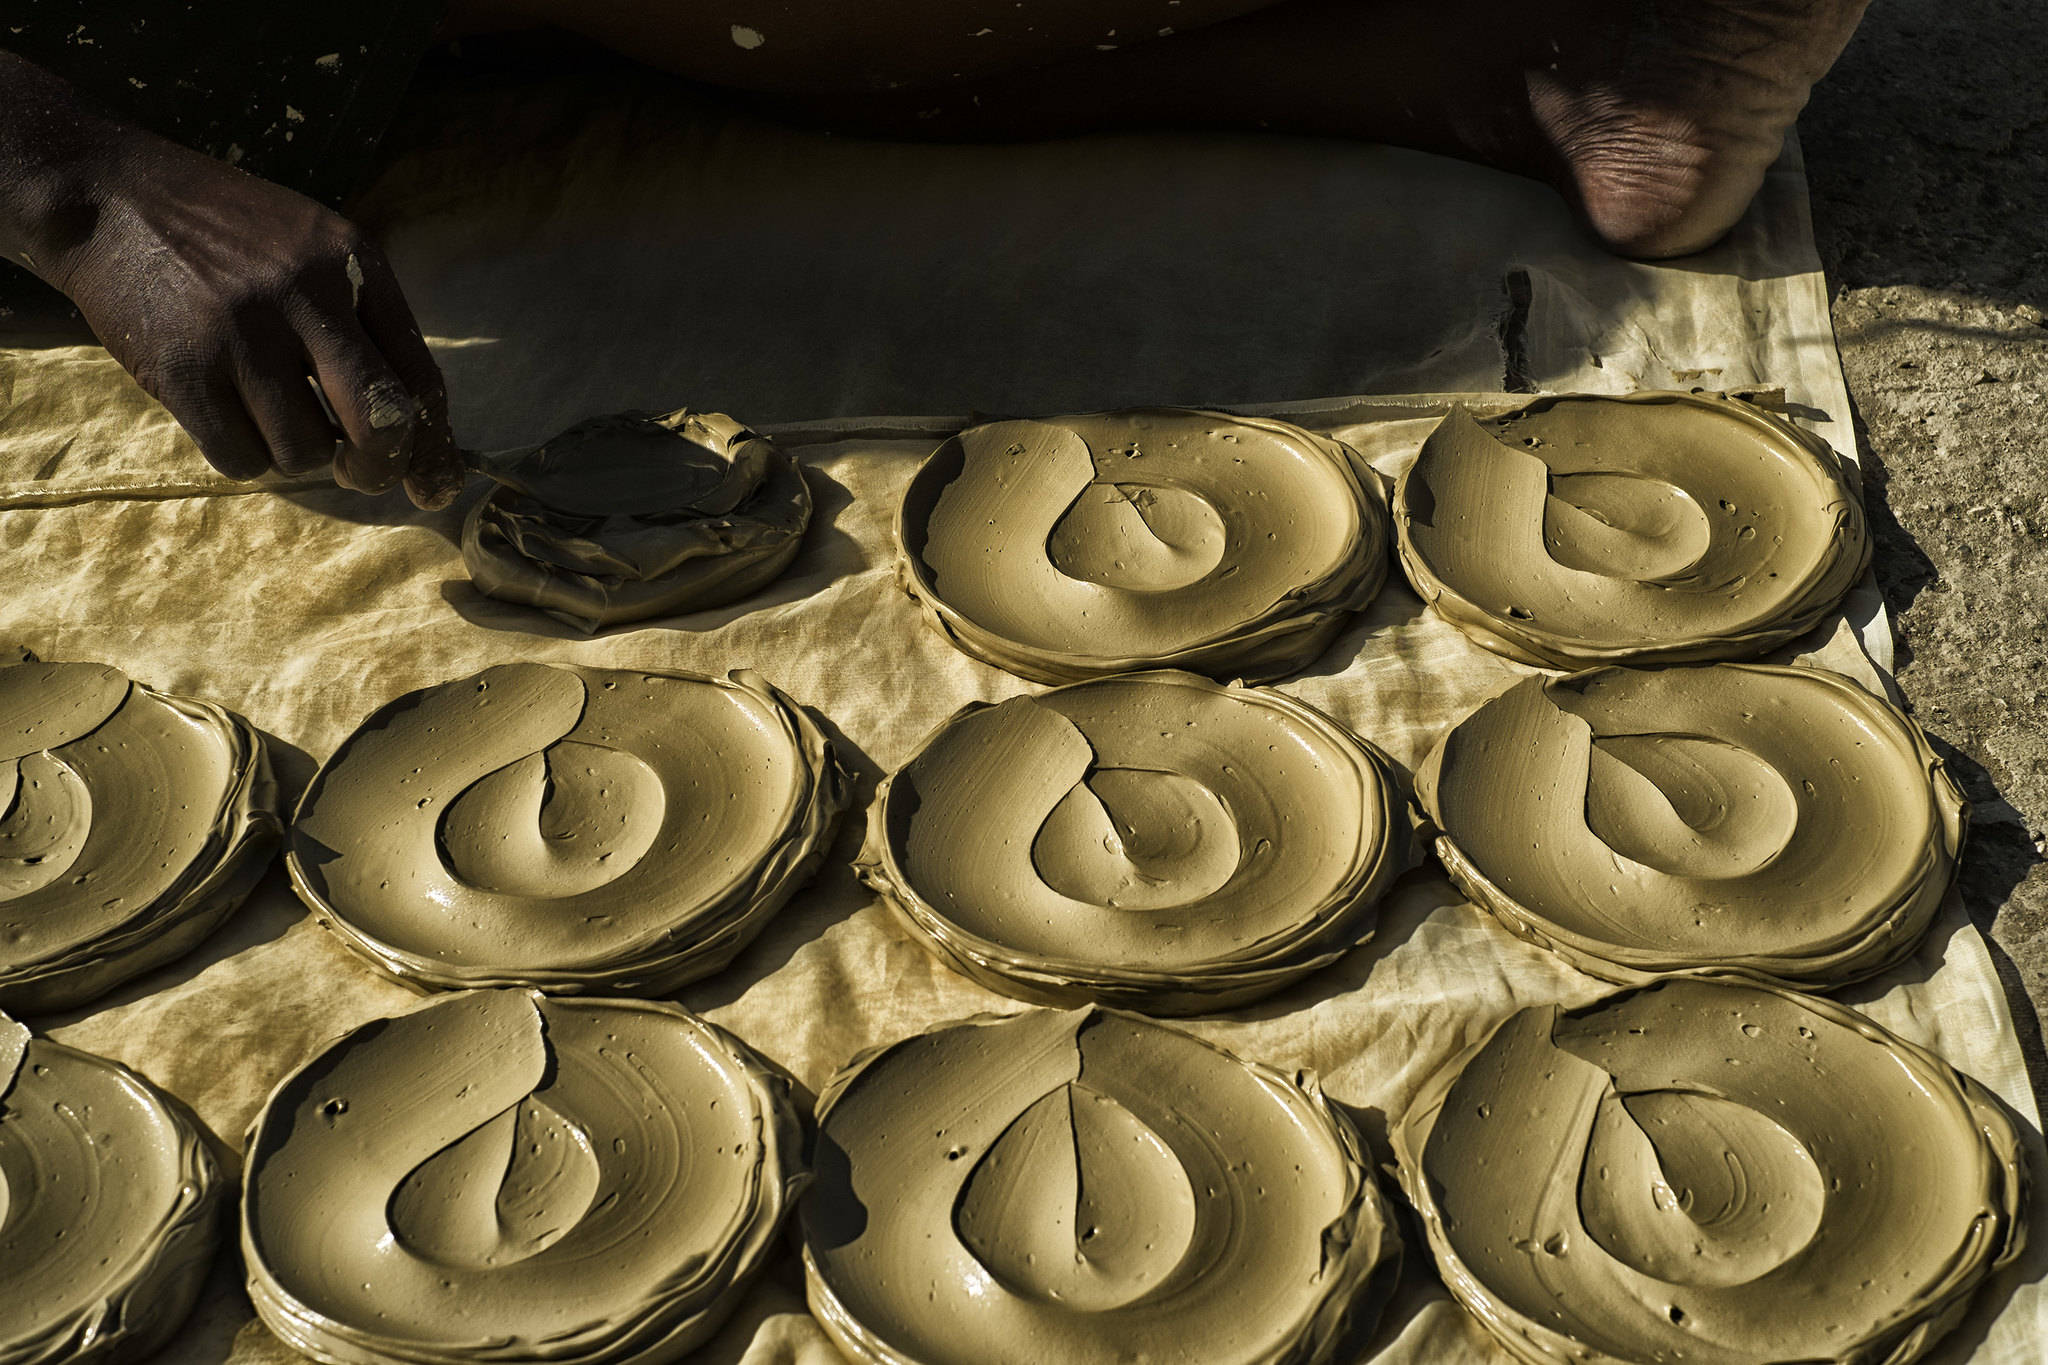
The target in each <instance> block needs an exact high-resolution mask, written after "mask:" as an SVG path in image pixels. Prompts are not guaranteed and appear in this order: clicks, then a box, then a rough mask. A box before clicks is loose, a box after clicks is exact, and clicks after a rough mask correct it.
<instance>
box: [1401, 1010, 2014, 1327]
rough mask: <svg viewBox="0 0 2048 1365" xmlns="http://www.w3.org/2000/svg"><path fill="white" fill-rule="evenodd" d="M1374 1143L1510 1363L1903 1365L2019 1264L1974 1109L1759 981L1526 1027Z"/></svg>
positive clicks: (2008, 1207) (1990, 1151) (2009, 1201)
mask: <svg viewBox="0 0 2048 1365" xmlns="http://www.w3.org/2000/svg"><path fill="white" fill-rule="evenodd" d="M1392 1136H1393V1141H1394V1149H1395V1152H1396V1155H1397V1156H1398V1157H1399V1159H1400V1166H1401V1178H1402V1182H1403V1184H1404V1185H1405V1186H1406V1188H1407V1190H1408V1192H1409V1195H1410V1197H1411V1198H1412V1199H1413V1200H1414V1202H1415V1205H1416V1208H1417V1209H1418V1210H1419V1211H1420V1212H1421V1214H1422V1218H1423V1224H1424V1227H1425V1229H1426V1230H1427V1234H1428V1237H1429V1243H1430V1248H1431V1250H1432V1251H1433V1252H1434V1253H1435V1255H1436V1260H1437V1265H1438V1267H1439V1269H1441V1270H1442V1272H1443V1276H1444V1281H1445V1283H1446V1284H1448V1285H1449V1286H1450V1288H1451V1292H1452V1293H1453V1294H1455V1295H1456V1296H1457V1297H1458V1299H1459V1300H1460V1301H1462V1302H1463V1303H1464V1305H1465V1306H1466V1307H1467V1308H1469V1309H1470V1310H1471V1311H1472V1312H1473V1313H1474V1314H1475V1315H1476V1316H1477V1317H1478V1319H1479V1320H1480V1321H1481V1322H1482V1323H1484V1324H1485V1325H1486V1327H1487V1328H1488V1329H1489V1330H1490V1331H1491V1332H1492V1333H1493V1334H1494V1335H1495V1336H1496V1337H1497V1338H1498V1339H1499V1340H1500V1342H1501V1343H1502V1344H1503V1345H1504V1346H1506V1347H1507V1348H1508V1349H1509V1350H1510V1351H1511V1352H1512V1353H1513V1354H1514V1355H1515V1356H1516V1357H1517V1358H1518V1359H1520V1360H1524V1361H1532V1362H1545V1363H1547V1362H1557V1365H1564V1362H1572V1365H1614V1363H1615V1362H1644V1361H1679V1360H1683V1361H1687V1362H1692V1363H1693V1365H1763V1362H1775V1361H1834V1362H1851V1361H1856V1362H1870V1361H1883V1362H1886V1365H1905V1362H1907V1361H1909V1360H1912V1359H1913V1358H1915V1357H1916V1356H1918V1355H1920V1354H1921V1353H1922V1352H1923V1351H1924V1350H1926V1349H1927V1347H1928V1346H1929V1345H1930V1344H1932V1343H1933V1342H1934V1340H1935V1339H1936V1338H1937V1337H1939V1336H1940V1335H1941V1334H1942V1333H1943V1332H1946V1331H1947V1330H1948V1329H1949V1328H1950V1327H1953V1326H1954V1325H1955V1323H1956V1321H1957V1320H1958V1319H1959V1318H1960V1317H1961V1316H1962V1313H1963V1311H1964V1309H1965V1308H1966V1307H1967V1305H1968V1301H1969V1298H1970V1295H1971V1294H1972V1293H1973V1292H1974V1291H1975V1290H1976V1288H1977V1287H1978V1285H1980V1284H1981V1283H1983V1281H1984V1278H1985V1277H1986V1276H1987V1275H1988V1274H1989V1273H1990V1272H1991V1271H1992V1270H1993V1269H1995V1268H1996V1267H1998V1266H1999V1265H2002V1264H2004V1263H2005V1262H2006V1261H2008V1260H2009V1259H2010V1258H2011V1257H2013V1256H2015V1255H2016V1254H2018V1252H2019V1249H2020V1245H2021V1242H2022V1239H2023V1237H2022V1227H2021V1217H2022V1210H2023V1209H2024V1207H2025V1199H2026V1188H2027V1180H2026V1172H2025V1170H2024V1167H2023V1166H2022V1165H2021V1154H2020V1150H2019V1139H2018V1136H2017V1134H2016V1133H2015V1131H2014V1128H2013V1125H2012V1122H2011V1121H2010V1120H2009V1119H2008V1118H2007V1117H2006V1115H2005V1112H2004V1111H2003V1110H2002V1109H2001V1108H2000V1107H1999V1105H1998V1103H1997V1102H1996V1101H1995V1100H1994V1099H1992V1097H1991V1096H1990V1095H1989V1093H1988V1092H1986V1091H1985V1090H1984V1089H1983V1088H1982V1087H1981V1086H1979V1085H1978V1084H1977V1083H1976V1082H1974V1081H1972V1080H1970V1079H1969V1078H1968V1077H1966V1076H1963V1075H1962V1074H1960V1073H1959V1072H1957V1071H1955V1070H1954V1069H1952V1068H1951V1067H1949V1066H1948V1065H1947V1064H1946V1063H1944V1062H1942V1061H1941V1060H1940V1059H1939V1058H1937V1057H1935V1056H1934V1055H1933V1054H1932V1053H1930V1052H1927V1051H1925V1050H1924V1049H1922V1048H1919V1047H1916V1046H1914V1045H1912V1044H1910V1043H1907V1042H1905V1041H1903V1040H1902V1039H1900V1038H1897V1037H1895V1036H1894V1035H1892V1034H1890V1033H1888V1032H1886V1031H1885V1030H1884V1029H1881V1028H1879V1027H1878V1026H1877V1025H1876V1024H1873V1023H1872V1022H1870V1021H1869V1020H1868V1019H1865V1018H1863V1017H1862V1016H1861V1015H1859V1014H1857V1013H1855V1012H1854V1011H1852V1010H1849V1009H1846V1008H1844V1007H1842V1006H1840V1005H1837V1004H1834V1003H1832V1002H1831V1001H1827V1000H1820V999H1816V998H1814V997H1811V996H1805V995H1801V994H1799V993H1798V992H1796V991H1792V990H1789V989H1786V988H1783V987H1779V986H1773V985H1768V984H1765V983H1762V982H1757V981H1746V980H1742V979H1738V978H1714V977H1691V978H1675V979H1672V980H1668V981H1665V982H1662V983H1659V984H1657V985H1654V986H1649V987H1645V988H1643V989H1640V990H1637V991H1634V992H1631V993H1627V994H1623V995H1619V996H1615V997H1612V998H1610V999H1608V1000H1605V1001H1602V1002H1600V1003H1598V1004H1595V1005H1592V1006H1589V1007H1587V1008H1585V1009H1581V1010H1574V1011H1569V1012H1565V1011H1560V1010H1559V1009H1558V1008H1557V1007H1555V1006H1542V1007H1538V1008H1534V1009H1525V1010H1523V1011H1521V1012H1520V1013H1519V1014H1516V1015H1514V1016H1512V1017H1510V1018H1509V1019H1508V1020H1507V1022H1506V1023H1505V1024H1503V1025H1502V1026H1501V1027H1500V1029H1499V1030H1498V1031H1497V1032H1496V1033H1494V1034H1493V1035H1492V1036H1491V1037H1490V1038H1488V1039H1486V1040H1485V1041H1484V1042H1482V1043H1480V1044H1479V1045H1477V1046H1476V1047H1474V1048H1472V1049H1471V1050H1469V1051H1468V1052H1466V1053H1465V1054H1463V1055H1462V1056H1460V1057H1458V1058H1457V1059H1456V1060H1454V1061H1453V1062H1452V1064H1451V1065H1450V1066H1448V1067H1447V1068H1445V1069H1444V1071H1443V1072H1442V1073H1440V1074H1439V1075H1438V1076H1436V1077H1435V1078H1434V1079H1433V1080H1431V1081H1430V1082H1429V1083H1428V1084H1427V1085H1426V1086H1425V1087H1424V1088H1423V1091H1422V1093H1421V1095H1420V1096H1419V1097H1418V1098H1417V1101H1416V1104H1415V1106H1414V1108H1413V1109H1411V1110H1410V1112H1409V1114H1408V1115H1407V1117H1406V1118H1405V1119H1403V1120H1402V1121H1401V1122H1400V1123H1398V1124H1396V1125H1395V1127H1394V1130H1393V1134H1392Z"/></svg>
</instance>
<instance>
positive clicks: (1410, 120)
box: [465, 0, 1868, 258]
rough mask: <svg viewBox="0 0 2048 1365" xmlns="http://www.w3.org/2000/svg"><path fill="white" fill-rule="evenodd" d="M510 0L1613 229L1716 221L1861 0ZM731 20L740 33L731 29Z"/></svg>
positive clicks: (1644, 235)
mask: <svg viewBox="0 0 2048 1365" xmlns="http://www.w3.org/2000/svg"><path fill="white" fill-rule="evenodd" d="M465 3H469V4H472V5H475V4H481V5H486V6H495V7H504V6H508V5H509V6H513V7H515V8H517V9H518V10H520V11H521V12H522V13H524V14H525V15H526V16H527V17H528V18H530V19H535V20H539V21H542V22H551V23H556V24H559V25H561V26H563V27H568V28H573V29H579V30H580V31H582V32H584V33H586V34H587V35H589V36H591V37H593V38H596V39H597V40H598V41H600V42H604V43H606V44H608V45H610V46H613V47H615V48H617V49H618V50H620V51H622V52H625V53H628V54H629V55H632V56H635V57H637V58H639V59H640V60H643V61H648V62H651V63H653V64H655V65H660V66H667V67H670V68H671V69H674V70H677V71H679V72H681V73H682V74H684V75H688V76H690V77H692V78H694V79H697V80H701V81H707V82H709V83H711V84H715V85H724V86H728V87H732V88H735V89H740V90H747V91H752V92H756V93H760V94H768V95H770V96H771V97H772V98H773V99H774V101H775V102H776V104H777V105H778V106H780V107H782V108H785V109H792V110H799V111H807V112H808V113H810V114H812V115H814V116H816V117H818V118H820V119H822V120H826V121H829V122H832V123H835V124H840V125H845V124H849V123H851V124H854V125H856V126H864V127H866V128H869V129H871V130H880V131H885V132H891V133H897V134H906V135H911V136H917V137H934V136H942V137H1034V136H1046V135H1050V134H1057V133H1063V132H1072V131H1078V130H1080V129H1084V128H1100V127H1107V126H1123V127H1129V126H1134V125H1151V126H1155V127H1156V126H1183V127H1185V126H1209V127H1237V128H1245V127H1257V128H1276V129H1291V130H1296V131H1304V132H1316V133H1335V134H1340V135H1347V136H1353V137H1359V138H1366V139H1370V140H1372V141H1376V142H1386V143H1392V144H1394V145H1396V146H1403V147H1416V148H1420V149H1422V150H1424V151H1432V152H1442V153H1445V154H1448V155H1451V156H1458V157H1462V158H1464V159H1466V160H1468V161H1476V162H1479V163H1481V164H1484V165H1489V166H1496V167H1499V168H1501V169H1504V170H1510V171H1514V172H1517V173H1519V174H1523V175H1530V176H1534V177H1536V178H1538V179H1543V180H1547V181H1549V182H1550V183H1551V184H1553V185H1555V186H1556V187H1557V189H1558V191H1559V192H1560V193H1561V194H1563V195H1564V197H1565V198H1566V200H1567V201H1568V202H1570V203H1571V204H1572V206H1573V207H1574V208H1575V209H1577V210H1578V211H1579V213H1580V215H1581V216H1582V217H1583V218H1584V219H1585V222H1586V224H1587V226H1588V228H1589V229H1590V230H1591V231H1592V232H1593V233H1594V235H1595V236H1597V237H1598V238H1599V239H1600V241H1601V242H1602V243H1603V244H1605V245H1606V246H1607V247H1608V248H1609V249H1611V250H1613V251H1616V252H1619V253H1620V254H1622V255H1626V256H1636V257H1645V258H1653V257H1661V256H1675V255H1683V254H1686V253H1689V252H1693V251H1697V250H1700V249H1701V248H1703V247H1707V246H1710V245H1712V244H1713V243H1714V242H1716V241H1718V240H1719V239H1720V238H1721V237H1722V236H1723V235H1724V234H1726V232H1727V231H1728V229H1729V228H1731V227H1733V226H1734V224H1735V222H1736V220H1737V219H1738V218H1740V217H1741V216H1742V213H1743V210H1744V209H1746V208H1747V207H1748V205H1749V201H1750V200H1751V198H1753V197H1754V196H1755V194H1756V191H1757V188H1758V187H1759V186H1760V185H1761V184H1762V183H1763V176H1764V171H1765V170H1766V168H1768V167H1769V166H1770V164H1771V162H1772V161H1773V160H1775V159H1776V157H1777V155H1778V152H1779V149H1780V147H1781V146H1782V145H1783V141H1784V135H1785V133H1786V131H1787V130H1788V129H1789V128H1790V127H1791V126H1792V123H1793V120H1794V119H1796V118H1797V117H1798V115H1799V111H1800V110H1801V109H1802V108H1804V107H1805V105H1806V97H1807V92H1808V91H1809V90H1810V89H1811V88H1812V86H1813V83H1814V82H1815V81H1817V80H1818V79H1820V77H1821V76H1822V75H1823V74H1825V73H1826V71H1827V69H1828V68H1829V67H1830V66H1831V65H1833V64H1834V60H1835V58H1836V57H1837V56H1838V55H1840V53H1841V51H1842V48H1843V47H1844V46H1845V45H1846V44H1847V43H1848V41H1849V36H1850V34H1852V33H1853V32H1854V31H1855V29H1856V24H1857V21H1858V20H1859V19H1860V18H1861V17H1862V14H1863V10H1864V7H1865V6H1866V5H1867V4H1868V0H1278V3H1274V2H1273V0H878V3H876V4H874V5H871V6H867V7H864V8H861V7H849V6H846V5H844V4H839V3H836V2H835V0H800V2H794V0H793V3H790V4H788V5H784V6H782V7H781V8H780V10H778V15H779V18H778V20H777V24H778V27H777V28H776V31H775V32H774V33H773V34H771V35H768V36H765V37H764V36H763V34H762V32H761V31H760V30H757V29H754V28H749V27H744V26H734V25H729V24H727V23H726V22H725V16H726V15H727V13H728V11H727V10H725V9H723V8H720V7H716V6H709V5H705V4H702V3H680V4H679V3H675V0H465ZM728 31H729V32H728Z"/></svg>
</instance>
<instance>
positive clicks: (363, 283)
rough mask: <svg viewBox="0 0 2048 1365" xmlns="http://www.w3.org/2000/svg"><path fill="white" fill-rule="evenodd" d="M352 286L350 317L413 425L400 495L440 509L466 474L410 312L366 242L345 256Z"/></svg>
mask: <svg viewBox="0 0 2048 1365" xmlns="http://www.w3.org/2000/svg"><path fill="white" fill-rule="evenodd" d="M349 264H350V266H351V267H352V268H351V271H350V275H349V278H350V281H351V283H353V284H354V285H355V287H356V291H355V292H356V296H355V314H356V317H357V319H358V321H359V322H360V323H361V325H362V328H363V331H364V333H365V334H366V335H367V336H368V337H369V339H370V340H371V342H372V343H374V344H375V346H376V347H377V350H378V351H379V353H381V354H382V355H383V357H384V359H385V361H386V363H387V364H389V365H390V367H391V370H392V372H393V373H394V374H396V375H397V376H398V380H399V382H400V383H401V384H403V385H404V386H405V390H406V392H407V393H408V394H410V395H411V396H412V398H413V402H414V413H415V416H416V418H417V423H416V425H415V427H414V429H413V435H412V449H411V458H410V460H409V461H408V462H407V468H406V475H405V491H406V494H407V496H409V497H410V498H411V499H412V500H413V502H414V503H416V504H418V505H419V506H420V507H423V508H430V509H431V508H437V507H445V506H447V505H448V504H449V503H450V502H452V501H454V499H455V495H456V494H457V493H458V492H460V491H461V488H462V483H463V479H464V478H465V477H466V474H467V470H466V469H465V468H464V466H463V464H462V457H461V454H460V452H458V451H457V449H456V447H455V438H454V435H453V433H452V432H451V431H450V430H449V426H448V388H447V383H446V381H445V380H443V379H442V377H441V367H440V366H439V365H437V364H435V363H434V357H433V353H432V352H430V351H429V350H428V349H427V343H426V338H425V337H423V336H422V335H421V334H420V327H419V323H418V322H416V321H414V319H413V315H412V309H411V307H410V306H409V305H407V303H406V301H405V294H404V291H403V290H401V289H400V288H399V285H398V277H397V276H395V275H393V274H392V273H391V267H390V266H389V265H388V264H387V263H386V262H385V260H384V257H383V254H382V253H381V252H379V251H378V250H377V249H376V248H375V247H374V246H371V245H368V244H367V243H365V244H362V245H360V246H358V247H357V249H356V250H355V251H354V252H353V253H351V255H350V257H349Z"/></svg>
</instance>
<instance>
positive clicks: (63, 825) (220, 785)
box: [0, 651, 281, 1014]
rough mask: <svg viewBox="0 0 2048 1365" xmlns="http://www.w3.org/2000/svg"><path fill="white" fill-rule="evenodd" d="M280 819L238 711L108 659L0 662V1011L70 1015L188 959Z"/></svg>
mask: <svg viewBox="0 0 2048 1365" xmlns="http://www.w3.org/2000/svg"><path fill="white" fill-rule="evenodd" d="M14 658H19V659H20V660H21V661H20V662H4V660H6V659H14ZM280 826H281V822H280V820H279V818H278V814H277V784H276V782H275V780H274V779H273V778H272V776H271V772H270V760H269V756H268V754H267V753H266V751H265V749H264V744H263V737H262V735H261V734H260V733H259V732H258V731H257V730H256V728H255V727H254V726H252V725H250V724H249V722H248V721H246V720H244V719H242V718H241V717H240V716H238V715H235V714H234V713H233V712H231V711H228V710H226V709H225V708H223V707H220V706H216V705H214V704H213V703H211V702H205V701H196V700H193V699H191V698H188V697H177V696H172V695H170V694H168V693H163V692H158V691H155V690H153V689H151V688H149V687H145V686H144V685H143V684H141V683H139V682H134V681H131V680H130V679H129V678H128V677H127V675H125V674H123V673H122V672H121V671H120V670H119V669H116V668H110V667H107V666H105V665H102V664H84V663H62V664H50V663H40V662H37V661H35V659H34V658H33V656H30V655H27V654H26V653H25V652H22V651H10V652H9V654H8V655H6V656H0V1008H5V1009H9V1010H12V1011H14V1012H16V1013H24V1014H25V1013H31V1012H42V1011H49V1010H58V1009H67V1008H69V1007H71V1006H74V1005H79V1004H83V1003H85V1002H86V1001H88V1000H91V999H94V998H95V997H97V996H100V995H103V994H105V993H106V992H107V991H109V990H111V989H113V988H114V987H115V986H117V985H119V984H120V983H121V982H123V981H126V980H128V979H130V978H131V977H135V976H138V975H140V974H141V973H143V972H145V971H148V970H150V969H151V968H153V967H159V966H162V965H163V964H164V963H166V962H169V961H171V960H172V959H174V958H177V957H180V956H182V955H184V954H185V953H187V952H190V951H191V950H192V948H193V947H194V946H196V945H197V944H198V943H199V941H200V940H201V939H203V938H205V937H206V936H207V935H208V934H210V933H212V932H213V931H214V929H216V928H217V927H219V925H220V923H221V921H222V920H224V919H226V918H227V916H228V915H229V914H230V913H232V912H233V911H234V909H235V908H236V907H237V906H239V905H240V904H241V903H242V901H243V899H244V898H245V897H247V896H248V894H249V891H250V890H251V888H253V887H254V886H255V884H256V882H257V880H258V879H259V878H260V877H261V876H262V875H263V872H264V869H265V868H266V867H268V866H269V863H270V857H271V854H272V853H273V852H274V851H275V850H276V848H277V841H278V833H279V829H280Z"/></svg>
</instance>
